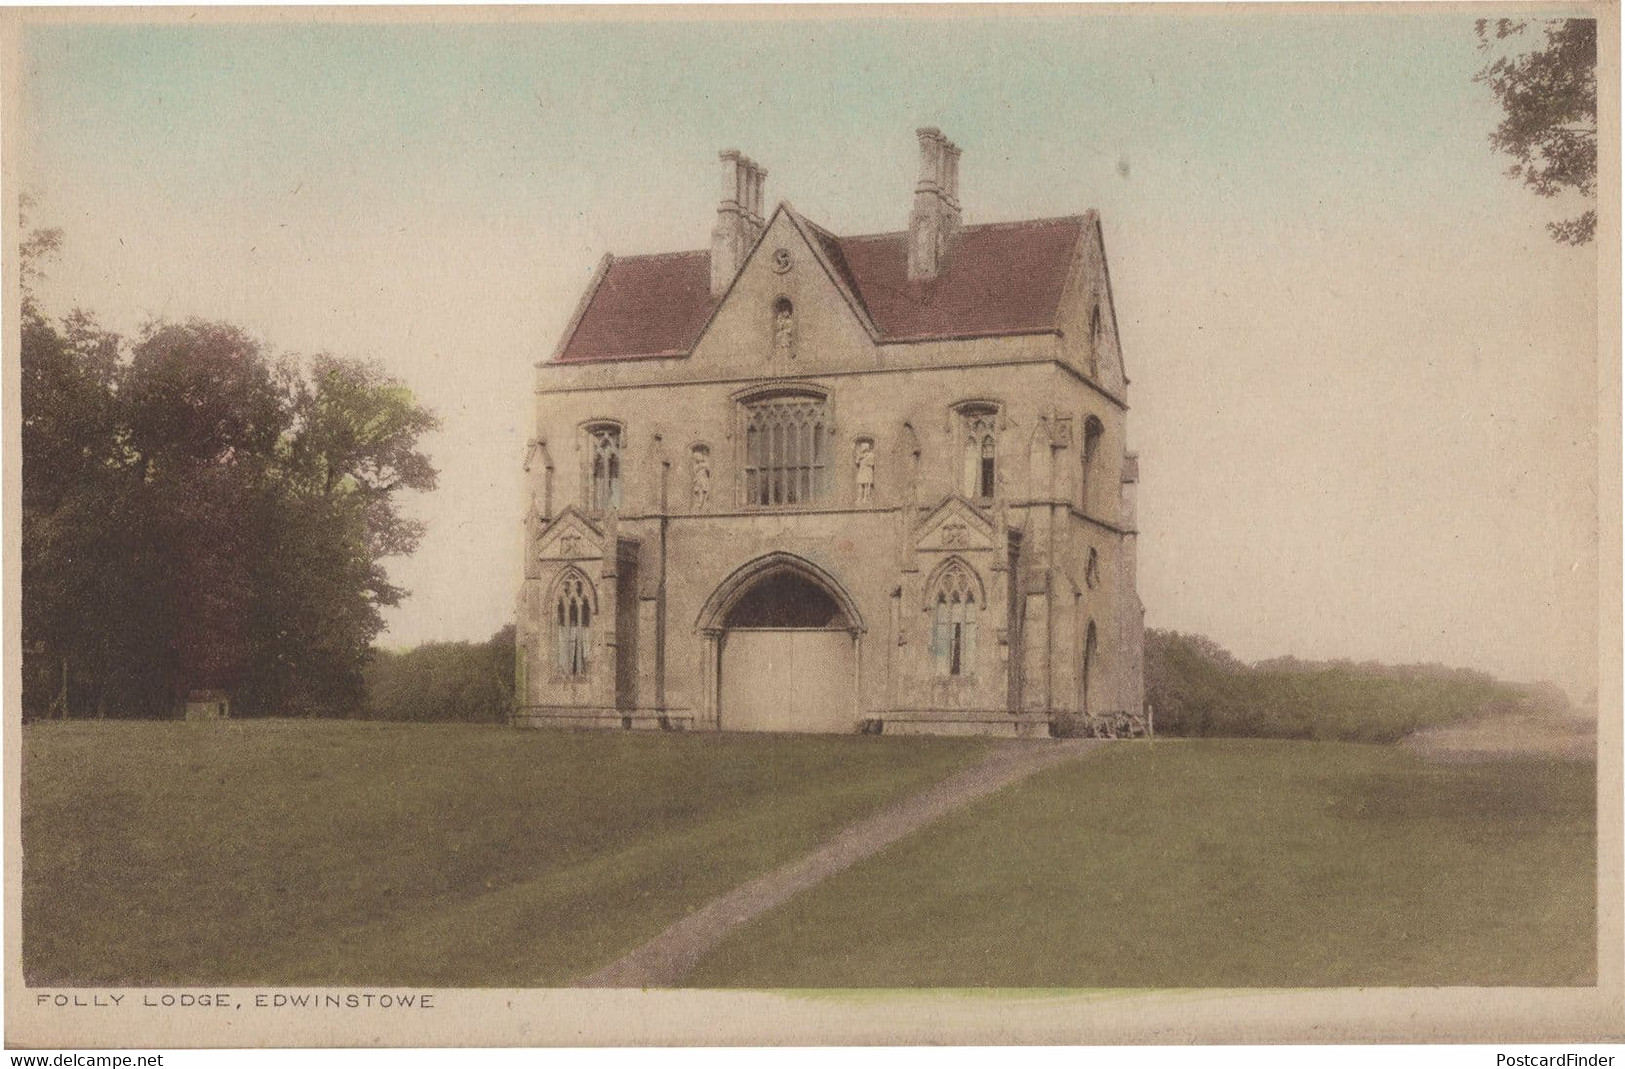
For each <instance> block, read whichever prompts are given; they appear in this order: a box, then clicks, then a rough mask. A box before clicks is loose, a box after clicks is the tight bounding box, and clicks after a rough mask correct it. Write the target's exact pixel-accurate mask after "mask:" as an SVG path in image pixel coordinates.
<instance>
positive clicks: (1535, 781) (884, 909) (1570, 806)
mask: <svg viewBox="0 0 1625 1069" xmlns="http://www.w3.org/2000/svg"><path fill="white" fill-rule="evenodd" d="M1594 797H1595V771H1594V768H1593V767H1592V766H1590V765H1584V764H1573V763H1570V764H1560V763H1552V762H1535V761H1529V762H1507V763H1500V764H1494V765H1480V766H1463V765H1458V766H1442V765H1429V764H1425V763H1423V762H1422V761H1421V760H1420V759H1418V758H1416V757H1414V756H1413V755H1410V754H1407V753H1404V752H1401V751H1398V750H1394V749H1391V748H1387V747H1374V746H1358V745H1350V744H1341V743H1320V744H1314V743H1291V742H1261V741H1234V742H1230V741H1226V742H1218V741H1189V742H1186V741H1172V742H1168V741H1164V742H1158V743H1155V744H1151V745H1146V744H1123V745H1122V746H1119V747H1116V748H1114V749H1113V750H1112V751H1111V752H1109V753H1107V754H1105V755H1102V756H1099V757H1096V758H1091V759H1089V760H1086V761H1083V762H1080V763H1076V764H1073V765H1069V766H1066V767H1064V768H1061V769H1056V770H1053V771H1050V772H1047V773H1044V774H1042V775H1040V776H1038V777H1035V778H1034V779H1032V780H1029V781H1027V782H1025V783H1022V784H1018V785H1016V786H1014V787H1012V788H1010V789H1008V790H1007V791H1005V792H1003V793H1001V794H999V795H997V796H995V797H994V798H991V799H988V800H986V801H984V802H982V803H980V804H978V805H976V806H974V807H972V808H970V809H968V810H965V811H963V812H961V813H958V814H955V815H953V816H950V817H949V818H947V819H946V820H945V821H943V822H942V823H940V824H938V825H936V826H934V827H932V828H930V829H927V830H925V831H923V832H921V833H919V834H917V835H916V836H913V837H911V838H909V839H907V840H905V841H904V842H902V843H899V844H898V845H897V846H895V847H893V848H891V849H890V850H888V851H886V852H884V853H882V854H880V855H878V856H877V857H875V858H873V859H871V860H869V861H868V862H866V863H864V864H862V865H859V866H857V867H855V868H854V869H852V870H850V871H848V872H847V873H844V874H842V875H840V876H837V877H835V878H834V879H832V880H830V881H829V882H828V883H825V884H824V885H822V886H821V887H818V888H816V889H814V890H813V891H811V892H809V893H807V894H805V895H803V896H801V897H799V898H797V899H795V900H793V901H791V902H790V903H788V904H787V905H785V906H784V907H782V908H781V909H779V910H778V911H776V912H775V913H773V914H769V915H768V916H766V917H764V918H761V919H759V920H758V921H757V922H755V923H754V924H752V925H750V926H748V927H747V928H745V929H742V930H741V931H740V932H738V933H736V934H735V935H734V936H733V937H732V938H731V939H730V940H728V941H727V942H726V943H724V944H723V945H722V946H721V947H719V948H718V949H717V950H716V951H714V952H713V953H712V954H711V955H710V956H709V957H708V958H706V959H705V960H704V961H702V963H701V965H700V968H699V970H698V971H697V973H695V974H694V975H693V976H691V977H690V978H689V982H690V983H691V984H694V985H698V986H708V985H714V986H754V987H781V986H784V987H869V986H876V987H902V986H945V987H973V986H982V985H996V986H1018V987H1051V986H1053V987H1141V986H1159V987H1167V986H1177V987H1209V986H1290V987H1310V986H1322V985H1335V986H1367V985H1371V986H1376V985H1444V984H1471V985H1503V984H1514V985H1554V984H1564V985H1566V984H1582V985H1588V984H1593V983H1595V946H1596V930H1595V902H1596V897H1595V887H1596V882H1595V881H1596V869H1595V857H1596V852H1595V851H1596V829H1595V815H1594V814H1595V808H1594Z"/></svg>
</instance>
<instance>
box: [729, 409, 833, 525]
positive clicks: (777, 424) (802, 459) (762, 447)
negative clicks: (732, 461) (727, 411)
mask: <svg viewBox="0 0 1625 1069" xmlns="http://www.w3.org/2000/svg"><path fill="white" fill-rule="evenodd" d="M744 408H745V500H746V502H747V503H748V504H751V505H801V504H807V503H809V502H814V501H820V500H823V499H824V498H825V497H826V496H828V493H829V471H828V466H829V460H828V458H829V448H830V433H831V432H830V422H829V407H828V404H827V402H825V400H824V399H823V398H822V397H816V396H813V395H810V394H780V395H778V396H774V397H766V398H762V399H760V400H755V401H749V402H747V403H746V404H745V406H744Z"/></svg>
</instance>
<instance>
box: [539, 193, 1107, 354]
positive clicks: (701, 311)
mask: <svg viewBox="0 0 1625 1069" xmlns="http://www.w3.org/2000/svg"><path fill="white" fill-rule="evenodd" d="M1084 222H1085V221H1084V218H1083V217H1082V216H1069V217H1067V218H1063V219H1036V220H1031V221H1028V222H1021V223H985V224H982V225H979V226H965V227H961V228H960V229H959V231H958V232H957V233H956V234H955V235H954V238H953V243H952V245H950V247H949V250H948V257H947V262H946V266H945V267H944V269H943V270H942V272H941V273H940V274H939V275H938V276H937V278H935V279H934V280H932V281H930V282H911V281H909V278H908V244H907V242H908V234H907V233H906V232H899V233H892V234H871V235H866V236H863V237H846V238H843V237H837V236H835V235H833V234H830V233H828V232H827V231H824V230H822V229H821V228H819V227H809V228H808V229H809V231H810V233H811V236H812V237H813V239H814V240H815V241H817V242H818V244H819V246H820V251H821V252H822V253H823V254H824V256H825V257H826V258H827V259H828V260H829V261H830V264H831V266H832V267H833V268H834V269H835V271H836V272H837V273H839V274H840V275H842V276H843V281H844V282H845V284H846V286H847V288H848V289H849V290H850V291H851V293H852V294H853V296H854V297H855V299H856V300H857V301H859V302H860V303H861V304H862V305H863V307H864V309H865V311H866V312H867V313H868V315H869V317H870V319H871V320H872V321H873V322H874V325H875V329H876V331H877V332H878V334H879V336H880V340H881V341H883V342H886V341H925V340H932V339H943V338H963V337H987V336H996V335H1010V334H1034V333H1041V332H1045V331H1051V330H1055V329H1056V327H1057V315H1058V312H1059V309H1060V303H1061V293H1062V290H1063V289H1064V288H1065V286H1066V277H1067V268H1068V266H1069V265H1070V263H1071V259H1072V252H1073V250H1074V249H1075V248H1076V247H1077V243H1078V239H1079V237H1080V236H1081V234H1082V233H1083V227H1084ZM710 261H711V256H710V253H708V252H705V251H700V252H681V253H669V254H666V255H661V256H628V257H612V258H610V259H609V263H608V267H607V269H606V270H605V272H604V275H603V277H602V279H601V280H600V281H599V284H598V287H597V289H596V290H595V291H594V292H593V293H592V295H591V297H590V299H589V301H588V304H587V307H586V309H585V311H584V312H583V313H582V315H581V319H580V322H578V323H577V324H576V328H575V331H574V332H573V333H572V334H571V335H570V338H569V340H568V342H567V343H566V344H565V346H564V349H563V351H562V352H560V354H559V357H558V359H559V360H560V361H561V362H564V363H576V362H587V361H596V360H630V359H635V358H638V357H653V356H682V355H684V354H686V353H687V352H688V351H689V350H690V349H692V348H693V347H694V343H695V342H697V341H698V340H699V336H700V333H701V331H703V330H704V329H705V325H706V323H707V322H709V321H710V318H711V313H712V312H713V311H714V310H715V308H716V304H717V302H716V301H715V300H714V299H713V298H712V297H711V291H710Z"/></svg>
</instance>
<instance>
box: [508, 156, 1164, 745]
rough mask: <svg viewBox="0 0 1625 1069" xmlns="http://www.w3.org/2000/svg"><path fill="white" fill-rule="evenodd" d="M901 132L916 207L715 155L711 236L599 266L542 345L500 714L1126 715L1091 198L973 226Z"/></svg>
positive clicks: (888, 722) (1108, 321) (1116, 428)
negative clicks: (806, 211)
mask: <svg viewBox="0 0 1625 1069" xmlns="http://www.w3.org/2000/svg"><path fill="white" fill-rule="evenodd" d="M918 137H919V151H920V177H919V181H918V183H917V185H916V186H915V188H914V194H913V197H914V199H913V209H912V211H911V213H910V214H909V217H908V227H907V229H905V230H900V231H896V232H893V233H886V234H868V235H862V236H855V237H843V236H838V235H836V234H834V233H831V232H830V231H828V230H826V229H824V228H823V227H822V226H819V225H818V224H817V223H814V222H813V221H811V220H809V219H806V218H804V217H803V216H801V215H799V214H798V213H797V212H796V211H795V209H794V208H792V207H791V206H790V205H789V204H784V203H781V204H779V205H778V207H777V208H775V209H773V212H772V214H771V216H768V215H766V214H765V211H764V207H763V205H764V201H763V192H764V182H765V179H766V177H767V172H766V171H765V170H763V169H762V168H761V167H759V166H758V165H757V164H756V163H754V162H753V161H752V160H750V159H749V158H747V157H745V156H743V155H741V154H739V153H737V152H733V151H728V152H723V153H722V154H721V161H722V200H721V204H720V205H719V207H718V209H717V216H716V221H715V226H714V229H713V230H712V233H711V247H710V248H709V249H708V250H705V249H702V250H699V251H695V252H678V253H665V254H658V255H643V256H612V255H611V256H605V257H604V258H603V260H602V261H601V262H600V263H599V265H598V268H597V271H596V272H595V274H594V275H593V278H592V281H591V282H590V284H589V285H588V287H587V291H586V293H585V294H584V295H583V296H582V298H581V301H580V304H579V306H578V308H577V309H576V311H575V314H574V316H573V317H572V319H571V320H570V323H569V325H568V327H567V328H566V329H565V331H564V335H563V338H562V339H561V340H560V342H559V343H558V346H557V348H556V350H555V351H554V352H553V354H552V355H551V357H549V358H548V359H546V360H545V361H543V362H541V363H540V364H538V365H537V386H536V436H535V438H534V439H533V440H532V441H531V443H530V446H529V449H528V453H527V457H526V461H525V469H526V472H527V479H528V483H527V485H528V488H529V491H528V492H529V494H530V497H531V507H530V511H529V515H528V517H527V519H526V525H527V532H526V539H525V579H524V583H523V587H522V590H521V592H520V596H519V599H518V606H517V625H518V636H519V638H518V641H519V650H520V665H519V698H518V701H517V708H516V711H515V720H516V722H517V723H520V724H523V725H527V726H546V725H559V726H572V727H611V728H670V729H691V730H693V729H722V730H766V731H818V732H855V731H871V732H874V731H883V732H886V733H888V734H890V733H906V732H915V733H918V732H935V733H983V734H1007V735H1043V734H1049V733H1051V732H1052V731H1069V730H1080V729H1081V730H1084V731H1095V732H1122V731H1125V730H1133V727H1134V725H1136V724H1138V723H1141V722H1142V709H1143V704H1144V702H1143V682H1142V632H1143V627H1142V609H1141V605H1140V601H1139V597H1138V595H1137V593H1136V591H1135V520H1134V492H1135V483H1136V481H1137V478H1138V473H1137V469H1136V462H1135V456H1134V454H1133V453H1130V452H1128V451H1127V450H1126V447H1125V424H1126V416H1127V412H1128V403H1127V386H1128V379H1127V377H1126V375H1125V374H1124V369H1123V359H1122V354H1121V352H1120V350H1119V346H1118V337H1117V324H1116V317H1115V315H1114V313H1113V309H1112V298H1111V283H1110V278H1109V276H1108V274H1107V270H1106V257H1105V248H1104V245H1103V244H1102V238H1101V230H1100V223H1099V220H1098V219H1097V217H1096V215H1095V214H1094V213H1093V212H1085V213H1084V214H1082V215H1075V216H1068V217H1066V218H1058V219H1035V220H1029V221H1025V222H1015V223H989V224H978V225H967V224H965V223H963V222H962V220H961V214H960V202H959V182H958V163H959V155H960V150H959V148H958V147H957V146H955V145H954V144H953V143H952V142H950V141H948V140H947V139H946V138H945V137H943V135H942V134H941V133H940V132H939V131H937V130H935V129H931V128H927V129H923V130H920V131H918ZM904 192H905V191H902V190H899V194H900V196H899V200H900V201H901V200H902V196H901V194H903V193H904Z"/></svg>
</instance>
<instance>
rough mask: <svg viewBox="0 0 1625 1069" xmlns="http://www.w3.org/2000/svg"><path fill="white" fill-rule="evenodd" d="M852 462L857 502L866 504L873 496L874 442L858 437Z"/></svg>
mask: <svg viewBox="0 0 1625 1069" xmlns="http://www.w3.org/2000/svg"><path fill="white" fill-rule="evenodd" d="M853 463H854V464H855V465H856V467H857V483H858V504H860V505H867V504H868V503H869V502H870V501H872V500H874V496H875V444H874V443H873V442H871V441H870V440H869V439H867V438H859V439H858V445H857V450H856V454H855V456H854V459H853Z"/></svg>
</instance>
